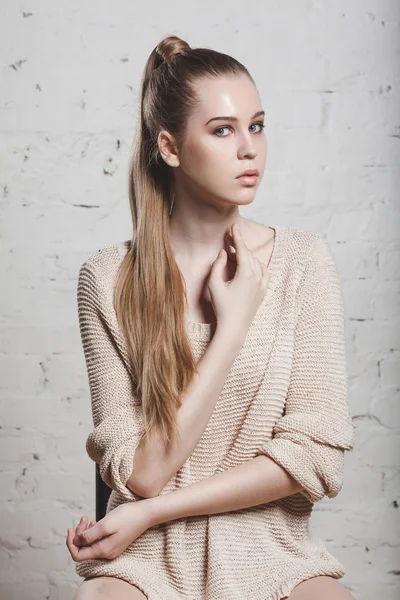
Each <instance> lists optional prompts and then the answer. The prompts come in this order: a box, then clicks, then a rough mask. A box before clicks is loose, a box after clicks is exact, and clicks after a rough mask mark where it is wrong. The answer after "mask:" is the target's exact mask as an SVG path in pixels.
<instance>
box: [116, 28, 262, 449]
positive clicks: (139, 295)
mask: <svg viewBox="0 0 400 600" xmlns="http://www.w3.org/2000/svg"><path fill="white" fill-rule="evenodd" d="M238 73H246V74H247V75H248V76H249V77H250V78H251V76H250V74H249V73H248V71H247V69H246V68H245V67H244V66H243V65H242V64H241V63H239V62H238V61H236V60H235V59H234V58H232V57H230V56H228V55H226V54H222V53H220V52H217V51H214V50H211V49H207V48H196V49H192V48H190V46H189V45H188V44H187V43H186V42H185V41H183V40H181V39H180V38H179V37H176V36H167V37H165V38H164V39H163V40H161V42H160V43H159V44H158V45H157V46H156V47H155V48H154V50H153V51H152V52H151V54H150V56H149V58H148V60H147V62H146V65H145V68H144V72H143V76H142V80H141V90H140V98H139V106H138V117H137V125H136V132H135V138H134V143H133V146H132V152H131V157H130V163H129V201H130V209H131V215H132V229H133V232H132V239H131V242H130V245H129V249H128V252H127V254H126V256H125V257H124V259H123V261H122V263H121V265H120V268H119V271H118V275H117V282H116V287H115V290H114V307H115V311H116V315H117V320H118V323H119V325H120V327H121V330H122V332H123V334H124V337H125V340H126V343H127V347H128V352H129V356H130V360H131V363H132V372H133V373H134V377H135V381H134V384H135V389H136V392H137V394H138V396H140V398H141V402H142V408H143V415H144V429H145V431H144V435H149V434H150V432H151V431H152V430H153V429H157V430H158V431H159V432H160V434H161V437H162V439H163V440H164V442H165V444H166V445H169V444H170V443H171V442H172V440H173V439H174V438H175V437H176V436H178V433H179V430H178V427H177V420H176V414H177V410H178V409H179V408H180V406H181V404H182V402H181V396H182V393H183V392H184V391H185V390H187V389H188V387H189V385H190V383H191V381H192V380H193V377H194V375H195V373H197V368H196V362H195V359H194V357H193V354H192V350H191V346H190V342H189V339H188V338H187V334H186V327H185V322H186V308H187V296H186V285H185V280H184V277H183V275H182V273H181V271H180V269H179V267H178V265H177V263H176V260H175V255H174V252H173V248H172V244H171V239H170V226H169V217H170V213H171V210H172V208H173V196H174V189H173V169H172V168H171V167H170V166H169V165H167V164H166V163H165V162H164V160H163V159H162V157H161V154H160V152H159V148H158V142H157V139H158V133H159V131H160V130H161V129H166V130H168V131H169V132H170V133H171V134H173V135H174V136H175V139H176V141H177V145H178V147H179V145H180V144H182V142H183V138H184V133H185V128H186V123H187V120H188V119H189V117H190V115H191V113H192V111H193V110H194V108H195V107H196V104H197V102H198V100H197V98H196V94H195V90H194V87H193V83H194V82H195V80H196V79H197V78H200V77H218V76H220V75H235V74H238Z"/></svg>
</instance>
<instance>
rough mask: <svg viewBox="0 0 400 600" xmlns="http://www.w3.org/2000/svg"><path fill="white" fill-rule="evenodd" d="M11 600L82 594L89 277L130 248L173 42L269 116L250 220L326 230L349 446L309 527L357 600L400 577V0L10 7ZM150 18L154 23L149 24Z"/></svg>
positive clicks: (7, 438) (3, 363) (6, 318)
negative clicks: (229, 65)
mask: <svg viewBox="0 0 400 600" xmlns="http://www.w3.org/2000/svg"><path fill="white" fill-rule="evenodd" d="M1 9H2V10H1V13H2V18H1V19H0V20H1V25H0V27H1V29H0V31H1V35H0V48H1V56H2V64H3V69H2V76H1V77H2V82H1V83H2V86H1V104H0V119H1V130H2V134H1V136H0V211H1V213H0V222H1V226H0V227H1V230H0V231H1V234H0V235H1V237H0V239H1V244H2V245H1V248H2V253H1V280H2V284H3V285H2V294H1V295H0V310H1V322H0V327H1V336H0V379H1V398H0V403H1V404H0V416H1V430H0V434H1V437H0V457H1V458H0V461H1V462H0V471H1V485H0V523H1V526H0V598H1V600H26V599H27V598H29V599H30V600H45V599H46V600H71V599H72V597H73V594H74V590H75V589H76V587H77V585H78V584H79V583H81V581H82V580H81V579H80V578H78V577H77V576H76V575H75V570H74V563H73V561H72V559H71V558H70V556H69V553H68V550H67V548H66V546H65V537H66V531H67V527H70V526H75V525H76V524H77V521H78V520H79V518H80V517H81V515H82V514H86V515H87V516H88V517H89V518H90V519H91V518H94V465H93V463H92V462H91V461H90V459H89V458H88V457H87V456H86V455H85V448H84V444H85V440H86V436H87V434H88V432H89V431H90V428H91V414H90V405H89V395H88V385H87V376H86V371H85V366H84V360H83V355H82V351H81V346H80V339H79V331H78V324H77V314H76V298H75V294H76V278H77V273H78V268H79V266H80V264H81V262H82V261H83V260H84V259H85V258H86V257H87V256H88V255H89V254H90V253H91V252H93V251H94V250H95V249H97V248H100V247H102V246H104V245H107V244H110V243H113V242H115V241H117V240H122V239H128V238H129V237H130V228H129V225H130V216H129V205H128V198H127V184H126V182H127V165H128V153H129V148H130V145H131V141H132V135H133V133H134V126H135V117H136V102H137V96H138V89H139V83H140V77H141V74H142V69H143V66H144V63H145V60H146V59H147V56H148V54H149V53H150V52H151V50H152V48H153V47H154V46H155V45H156V44H157V43H158V41H159V40H160V39H161V37H162V36H163V35H167V34H170V33H176V34H178V35H180V36H181V37H183V38H185V39H187V41H188V42H189V43H190V44H191V45H192V46H209V47H213V48H215V49H217V50H221V51H223V52H227V53H229V54H232V55H233V56H235V57H236V58H238V59H239V60H240V61H241V62H243V63H244V64H245V65H246V66H247V67H248V68H249V70H250V72H251V73H252V74H253V76H254V77H255V79H256V81H257V85H258V88H259V90H260V93H261V96H262V99H263V105H264V108H265V110H266V112H267V118H266V124H267V127H266V130H265V132H266V135H267V138H268V156H267V165H266V172H265V175H264V179H263V182H262V184H261V188H260V189H259V191H258V194H257V199H256V200H255V202H254V203H253V205H252V206H250V207H247V208H246V209H243V210H242V211H241V212H242V214H243V215H244V216H247V217H250V218H253V219H255V220H257V221H260V222H264V223H266V224H274V223H282V224H283V223H286V224H288V225H293V226H299V227H306V228H309V229H312V230H314V231H316V232H319V233H322V234H323V235H326V236H327V239H328V241H329V242H330V243H331V245H332V248H333V251H334V254H335V257H336V258H337V261H338V265H339V269H340V274H341V278H342V282H343V292H344V298H345V308H346V318H347V322H346V326H347V331H346V335H347V350H348V362H349V383H350V392H351V398H350V402H351V410H352V414H353V416H354V423H355V425H356V447H355V449H354V451H353V452H352V453H348V454H347V455H346V478H345V484H344V487H343V489H342V491H341V493H340V494H339V496H338V497H337V498H335V499H332V500H329V499H325V500H323V501H322V502H321V503H319V504H318V505H316V507H315V509H314V513H313V516H312V526H313V527H314V529H315V530H316V532H317V533H318V534H319V535H320V536H321V537H322V538H323V539H324V540H325V541H326V544H327V546H328V548H329V549H330V550H331V551H332V552H333V553H334V554H335V555H336V556H337V557H338V558H339V560H341V561H342V562H343V563H344V564H345V566H346V568H347V573H346V575H345V577H344V578H343V579H342V580H341V581H342V583H344V584H345V585H346V586H347V587H348V588H349V589H350V590H351V591H352V593H353V594H354V595H355V597H356V598H357V599H358V600H376V597H378V596H381V597H384V598H385V600H394V599H395V598H398V594H399V579H400V548H399V546H400V538H399V532H400V526H399V525H400V523H399V514H400V511H399V503H400V492H399V490H400V475H399V460H398V457H399V456H400V452H399V450H400V435H399V428H400V418H399V413H400V410H399V405H400V396H399V392H400V364H399V340H400V316H399V305H400V279H399V272H400V271H399V267H400V238H399V226H400V218H399V217H400V207H399V202H398V198H399V196H398V190H399V187H400V185H399V184H400V177H399V173H400V169H399V167H400V152H399V146H400V101H399V85H400V81H399V70H398V67H399V25H400V3H399V2H398V1H396V0H352V1H350V2H349V1H348V0H347V1H346V2H345V1H344V0H336V1H335V2H322V1H320V0H314V1H312V0H288V1H286V2H277V1H274V0H264V2H263V3H261V2H260V3H256V4H253V5H245V4H243V2H240V1H237V0H236V1H230V2H227V1H226V2H220V3H216V2H214V1H213V2H210V1H209V0H205V1H204V0H203V2H201V3H187V2H174V1H173V2H168V3H164V2H156V3H153V5H152V7H151V10H148V5H147V4H143V6H142V5H140V6H138V5H135V4H134V3H132V2H127V1H126V0H125V1H124V0H118V1H114V2H112V3H110V2H105V1H99V0H97V1H94V0H91V1H89V0H86V1H85V2H75V1H71V0H70V1H68V2H67V1H63V2H61V1H59V2H56V3H54V2H52V1H51V0H38V1H36V2H29V1H28V2H19V1H18V0H15V1H13V2H11V1H10V0H9V1H8V2H7V1H6V0H3V2H2V3H1ZM155 15H156V16H155Z"/></svg>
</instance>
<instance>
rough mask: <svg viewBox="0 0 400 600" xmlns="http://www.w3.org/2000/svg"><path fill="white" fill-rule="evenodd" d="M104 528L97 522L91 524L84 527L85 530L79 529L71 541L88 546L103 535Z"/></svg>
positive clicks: (77, 544)
mask: <svg viewBox="0 0 400 600" xmlns="http://www.w3.org/2000/svg"><path fill="white" fill-rule="evenodd" d="M104 535H105V534H104V528H103V526H102V525H100V524H99V523H96V524H95V525H93V527H90V528H88V529H86V530H85V531H81V532H80V533H79V534H77V535H75V537H74V539H73V542H74V544H75V545H76V546H88V545H90V544H93V543H94V542H95V541H96V540H98V539H100V538H102V537H104Z"/></svg>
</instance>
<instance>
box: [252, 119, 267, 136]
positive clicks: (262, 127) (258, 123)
mask: <svg viewBox="0 0 400 600" xmlns="http://www.w3.org/2000/svg"><path fill="white" fill-rule="evenodd" d="M253 125H259V126H260V127H261V129H260V130H259V131H258V132H257V133H261V132H262V130H263V129H264V127H265V125H264V123H261V121H257V123H253ZM253 125H251V127H253Z"/></svg>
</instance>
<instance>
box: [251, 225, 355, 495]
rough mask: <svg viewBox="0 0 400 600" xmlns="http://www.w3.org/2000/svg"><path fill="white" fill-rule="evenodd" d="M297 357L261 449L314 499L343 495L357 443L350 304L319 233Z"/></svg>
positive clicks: (309, 264) (303, 291)
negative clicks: (349, 455) (349, 456)
mask: <svg viewBox="0 0 400 600" xmlns="http://www.w3.org/2000/svg"><path fill="white" fill-rule="evenodd" d="M298 294H299V296H298V313H297V315H298V316H297V322H296V326H295V333H294V348H293V363H292V370H291V377H290V382H289V387H288V393H287V397H286V403H285V409H284V413H283V416H282V417H281V418H280V419H279V420H278V421H277V422H276V423H275V426H274V429H273V437H272V439H271V440H269V441H268V442H267V443H266V444H265V445H264V447H263V448H261V449H260V450H259V451H258V452H257V454H258V455H259V454H264V455H266V456H269V457H270V458H272V459H273V460H274V461H275V462H276V463H278V464H279V465H280V466H281V467H283V468H284V469H285V470H286V471H288V472H289V473H290V475H291V476H292V477H293V478H294V479H296V480H297V481H298V482H299V483H300V484H301V485H302V486H303V490H301V491H300V493H301V494H302V495H304V496H305V497H306V498H307V499H308V500H309V501H310V502H317V501H319V500H321V499H322V498H323V497H324V496H325V495H326V496H328V497H329V498H334V497H335V496H337V494H338V493H339V491H340V490H341V488H342V485H343V469H344V451H345V450H351V449H352V448H353V446H354V437H353V436H354V426H353V423H352V420H351V415H350V410H349V404H348V381H347V365H346V350H345V337H344V314H343V313H344V311H343V298H342V293H341V287H340V281H339V274H338V270H337V267H336V264H335V262H334V259H333V256H332V253H331V250H330V247H329V245H328V243H327V242H326V241H325V240H324V239H323V238H321V237H319V236H317V237H316V239H315V241H314V244H313V246H312V248H311V251H310V253H309V256H308V259H307V261H306V266H305V269H304V273H303V275H302V278H301V280H300V285H299V289H298Z"/></svg>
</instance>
